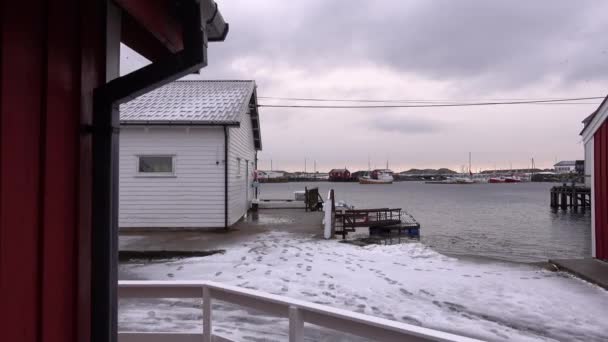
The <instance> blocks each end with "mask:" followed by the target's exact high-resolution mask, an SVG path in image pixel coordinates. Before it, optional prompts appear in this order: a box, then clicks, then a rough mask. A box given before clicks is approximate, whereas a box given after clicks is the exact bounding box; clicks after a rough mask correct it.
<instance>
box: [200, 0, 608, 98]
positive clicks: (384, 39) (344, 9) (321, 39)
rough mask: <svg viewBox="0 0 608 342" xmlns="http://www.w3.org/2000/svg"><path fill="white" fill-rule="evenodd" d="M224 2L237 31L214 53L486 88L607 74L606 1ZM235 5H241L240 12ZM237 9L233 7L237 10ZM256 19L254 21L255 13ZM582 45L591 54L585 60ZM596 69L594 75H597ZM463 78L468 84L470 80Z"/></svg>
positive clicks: (219, 57)
mask: <svg viewBox="0 0 608 342" xmlns="http://www.w3.org/2000/svg"><path fill="white" fill-rule="evenodd" d="M258 3H259V2H256V3H255V4H254V3H251V2H244V1H225V2H222V3H220V5H221V6H222V7H223V8H225V11H227V12H228V13H227V16H228V17H230V20H231V21H232V22H231V25H232V26H231V30H232V32H231V36H230V37H229V39H228V41H226V42H225V43H222V44H219V45H218V46H217V48H216V47H214V50H217V51H214V52H211V53H210V57H211V63H213V62H214V60H213V58H216V61H217V62H218V63H219V64H220V66H225V65H226V64H227V62H228V64H229V62H230V60H233V59H235V58H242V57H243V56H255V57H259V58H262V59H266V60H267V63H268V64H269V65H276V63H278V62H281V61H289V63H290V64H291V65H293V66H294V67H297V66H305V67H307V68H316V69H318V70H324V69H331V68H335V67H339V66H349V65H351V66H355V65H357V64H359V63H365V62H373V63H377V64H379V65H385V66H388V67H391V68H394V69H395V70H397V71H400V72H411V73H416V74H417V75H421V76H424V77H426V78H430V79H436V80H456V81H458V82H459V83H461V84H462V88H463V89H466V88H469V87H470V88H476V87H477V88H478V87H479V85H480V84H484V85H485V86H486V87H485V89H486V91H488V92H490V91H497V90H501V89H504V88H512V87H517V86H518V84H520V83H521V82H541V81H543V80H544V79H546V78H548V77H557V78H561V79H563V80H564V81H565V82H566V81H567V82H573V81H584V80H590V79H598V78H600V79H605V78H606V76H605V75H606V74H604V73H601V72H597V71H598V70H601V69H606V68H608V58H606V57H607V56H606V55H605V54H603V53H602V51H605V50H606V49H608V42H607V41H606V40H605V39H603V37H602V35H604V33H605V32H606V31H607V30H608V22H605V20H603V18H602V16H603V14H602V13H606V12H605V10H606V9H608V6H607V5H608V4H607V3H606V2H602V1H593V0H588V1H570V0H551V1H549V0H546V1H524V0H519V1H485V0H460V1H450V0H436V1H427V0H424V1H407V2H406V1H388V0H385V1H373V2H371V1H353V0H350V1H348V0H333V1H320V0H316V1H266V2H265V6H258ZM237 8H238V9H239V10H238V11H237ZM233 11H234V12H233ZM254 18H255V19H254ZM583 51H584V54H585V55H584V56H585V58H580V57H581V53H582V52H583ZM593 71H596V72H593ZM467 83H472V84H471V85H468V84H467Z"/></svg>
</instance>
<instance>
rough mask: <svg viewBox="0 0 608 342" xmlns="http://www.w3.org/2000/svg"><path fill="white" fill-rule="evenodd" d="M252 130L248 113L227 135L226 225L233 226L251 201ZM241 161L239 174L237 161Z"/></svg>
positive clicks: (252, 166) (253, 154) (253, 153)
mask: <svg viewBox="0 0 608 342" xmlns="http://www.w3.org/2000/svg"><path fill="white" fill-rule="evenodd" d="M255 155H256V153H255V147H254V144H253V129H252V127H251V116H250V114H249V112H247V113H246V114H244V117H243V118H242V119H241V125H240V126H239V127H231V128H229V135H228V223H229V225H232V224H234V223H235V222H237V221H238V220H239V219H241V218H242V217H243V216H244V215H245V214H246V213H247V210H248V209H249V207H250V205H251V200H252V199H253V193H254V189H253V188H252V187H251V183H252V182H253V171H254V164H255ZM239 158H240V160H241V168H240V173H239V170H238V159H239ZM247 184H248V186H247Z"/></svg>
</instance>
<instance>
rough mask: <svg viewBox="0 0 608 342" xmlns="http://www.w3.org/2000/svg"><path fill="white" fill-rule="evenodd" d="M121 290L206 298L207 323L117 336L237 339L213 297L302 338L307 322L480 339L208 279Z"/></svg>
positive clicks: (140, 341)
mask: <svg viewBox="0 0 608 342" xmlns="http://www.w3.org/2000/svg"><path fill="white" fill-rule="evenodd" d="M118 296H119V298H202V299H203V305H202V314H203V327H202V329H201V331H200V332H199V333H180V332H177V333H171V332H119V334H118V341H119V342H194V341H196V342H201V341H203V342H212V341H224V342H234V341H233V340H231V339H229V338H226V337H223V336H220V335H216V334H214V333H213V320H212V317H213V313H212V305H211V304H212V301H213V300H221V301H224V302H229V303H233V304H237V305H241V306H244V307H248V308H252V309H255V310H260V311H262V312H265V313H267V314H270V315H273V316H278V317H286V318H288V319H289V341H290V342H303V341H304V332H303V328H304V323H309V324H314V325H317V326H321V327H325V328H329V329H333V330H337V331H341V332H345V333H349V334H352V335H356V336H360V337H364V338H368V339H370V340H372V341H378V342H384V341H386V342H389V341H390V342H396V341H455V342H473V341H477V340H474V339H471V338H467V337H463V336H458V335H454V334H450V333H445V332H441V331H437V330H432V329H428V328H422V327H418V326H414V325H410V324H406V323H401V322H396V321H390V320H387V319H383V318H378V317H373V316H368V315H363V314H360V313H356V312H351V311H347V310H342V309H336V308H332V307H329V306H325V305H319V304H314V303H309V302H305V301H301V300H296V299H290V298H286V297H282V296H277V295H272V294H267V293H263V292H260V291H255V290H249V289H245V288H241V287H236V286H229V285H223V284H219V283H214V282H210V281H119V282H118Z"/></svg>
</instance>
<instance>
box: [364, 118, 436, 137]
mask: <svg viewBox="0 0 608 342" xmlns="http://www.w3.org/2000/svg"><path fill="white" fill-rule="evenodd" d="M367 124H368V125H369V126H371V127H373V128H375V129H377V130H379V131H382V132H389V133H399V134H408V135H412V134H429V133H435V132H438V131H440V130H441V129H442V126H443V124H442V123H440V122H437V121H433V120H429V119H425V118H419V117H391V116H380V117H375V118H373V119H370V120H369V121H367Z"/></svg>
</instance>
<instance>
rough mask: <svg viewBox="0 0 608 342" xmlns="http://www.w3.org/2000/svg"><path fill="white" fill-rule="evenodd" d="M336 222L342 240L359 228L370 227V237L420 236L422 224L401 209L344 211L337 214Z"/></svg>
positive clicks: (337, 232)
mask: <svg viewBox="0 0 608 342" xmlns="http://www.w3.org/2000/svg"><path fill="white" fill-rule="evenodd" d="M335 220H336V223H337V224H336V231H335V233H336V234H340V235H342V239H346V235H347V234H348V233H349V232H354V231H355V229H356V228H359V227H369V233H370V236H385V237H388V236H391V235H393V234H397V235H407V236H411V237H418V236H420V224H419V223H418V222H417V221H416V220H415V219H414V218H413V217H412V216H411V215H410V214H408V213H406V212H404V211H402V210H401V208H376V209H356V210H354V209H353V210H343V211H339V212H336V214H335Z"/></svg>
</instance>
